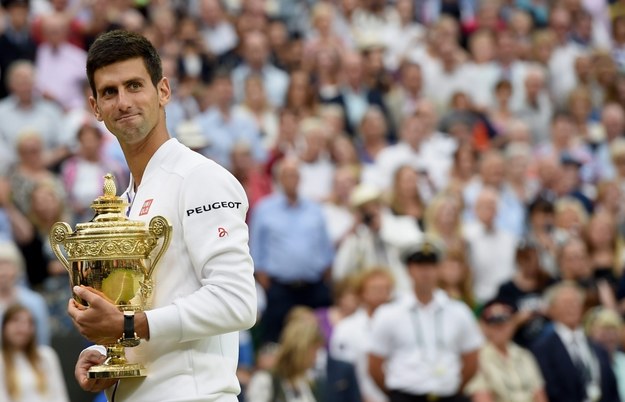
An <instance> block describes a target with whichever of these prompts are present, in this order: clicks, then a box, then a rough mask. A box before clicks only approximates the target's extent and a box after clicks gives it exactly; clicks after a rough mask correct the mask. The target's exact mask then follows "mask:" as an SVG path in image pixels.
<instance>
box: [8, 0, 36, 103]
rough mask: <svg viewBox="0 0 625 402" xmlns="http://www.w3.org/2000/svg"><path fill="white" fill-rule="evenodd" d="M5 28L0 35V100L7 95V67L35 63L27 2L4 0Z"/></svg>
mask: <svg viewBox="0 0 625 402" xmlns="http://www.w3.org/2000/svg"><path fill="white" fill-rule="evenodd" d="M2 7H4V9H5V11H6V13H7V14H8V18H7V26H6V27H5V28H4V32H2V33H1V34H0V99H2V98H4V97H5V96H7V95H8V90H9V89H8V81H9V80H8V78H7V75H8V71H9V66H10V65H11V64H13V62H15V61H17V60H28V61H31V62H34V61H35V54H36V52H37V44H36V43H35V40H34V39H33V37H32V35H31V33H30V26H29V21H28V14H29V11H30V1H29V0H4V1H3V2H2Z"/></svg>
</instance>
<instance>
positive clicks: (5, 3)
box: [2, 0, 29, 8]
mask: <svg viewBox="0 0 625 402" xmlns="http://www.w3.org/2000/svg"><path fill="white" fill-rule="evenodd" d="M12 6H22V7H28V6H29V1H28V0H2V7H4V8H9V7H12Z"/></svg>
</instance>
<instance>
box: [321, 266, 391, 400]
mask: <svg viewBox="0 0 625 402" xmlns="http://www.w3.org/2000/svg"><path fill="white" fill-rule="evenodd" d="M357 280H358V282H357V285H356V294H357V296H358V298H359V301H360V302H359V308H358V310H357V311H356V312H354V313H353V314H352V315H350V316H349V317H346V318H344V319H343V320H342V321H340V322H339V323H338V324H337V325H336V327H335V329H334V332H333V334H332V338H331V339H330V356H332V357H334V358H336V359H339V360H344V361H346V362H348V363H351V364H353V365H354V367H355V368H356V377H357V378H358V384H359V386H360V393H361V395H362V397H363V400H365V401H368V402H387V401H388V397H387V396H386V395H385V394H384V392H383V391H382V390H381V389H380V388H379V387H378V386H377V385H376V384H375V382H373V379H372V378H371V376H370V375H369V371H368V364H367V363H368V362H367V345H368V342H369V335H370V330H369V328H370V325H371V317H372V316H373V314H374V313H375V311H376V310H377V308H378V307H380V306H382V305H383V304H385V303H387V302H388V301H389V300H390V298H391V294H392V291H393V287H394V281H393V276H392V275H391V273H390V272H389V271H388V269H386V268H383V267H378V268H373V269H371V270H369V271H367V272H363V273H362V274H361V275H359V276H357Z"/></svg>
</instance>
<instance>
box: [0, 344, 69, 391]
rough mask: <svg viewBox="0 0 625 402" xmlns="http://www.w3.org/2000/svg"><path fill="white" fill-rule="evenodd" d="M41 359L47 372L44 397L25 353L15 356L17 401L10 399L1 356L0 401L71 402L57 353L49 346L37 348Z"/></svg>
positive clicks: (42, 365)
mask: <svg viewBox="0 0 625 402" xmlns="http://www.w3.org/2000/svg"><path fill="white" fill-rule="evenodd" d="M37 349H38V350H37V351H38V352H39V356H40V358H41V367H42V368H43V371H44V372H45V379H46V385H47V392H46V394H44V395H42V394H40V393H39V391H38V390H37V376H36V374H35V371H34V370H33V367H32V365H31V364H30V362H29V361H28V359H27V358H26V356H25V355H24V354H23V353H18V354H16V355H15V356H14V364H15V371H16V373H17V380H18V383H19V387H20V397H19V398H18V399H17V400H13V399H10V398H9V395H8V393H7V389H6V387H5V386H4V384H5V370H6V368H5V366H4V359H3V358H2V355H1V354H0V378H1V379H2V383H1V384H2V385H0V401H3V402H4V401H13V402H69V396H68V395H67V389H66V388H65V380H64V378H63V371H62V369H61V364H60V362H59V358H58V356H57V354H56V352H55V351H54V350H53V349H52V348H51V347H49V346H39V347H38V348H37Z"/></svg>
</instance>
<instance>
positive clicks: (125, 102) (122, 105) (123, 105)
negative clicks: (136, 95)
mask: <svg viewBox="0 0 625 402" xmlns="http://www.w3.org/2000/svg"><path fill="white" fill-rule="evenodd" d="M130 106H131V104H130V96H129V94H128V93H127V92H126V90H125V89H120V90H119V92H118V93H117V108H118V109H119V110H121V111H126V110H128V109H129V108H130Z"/></svg>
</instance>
